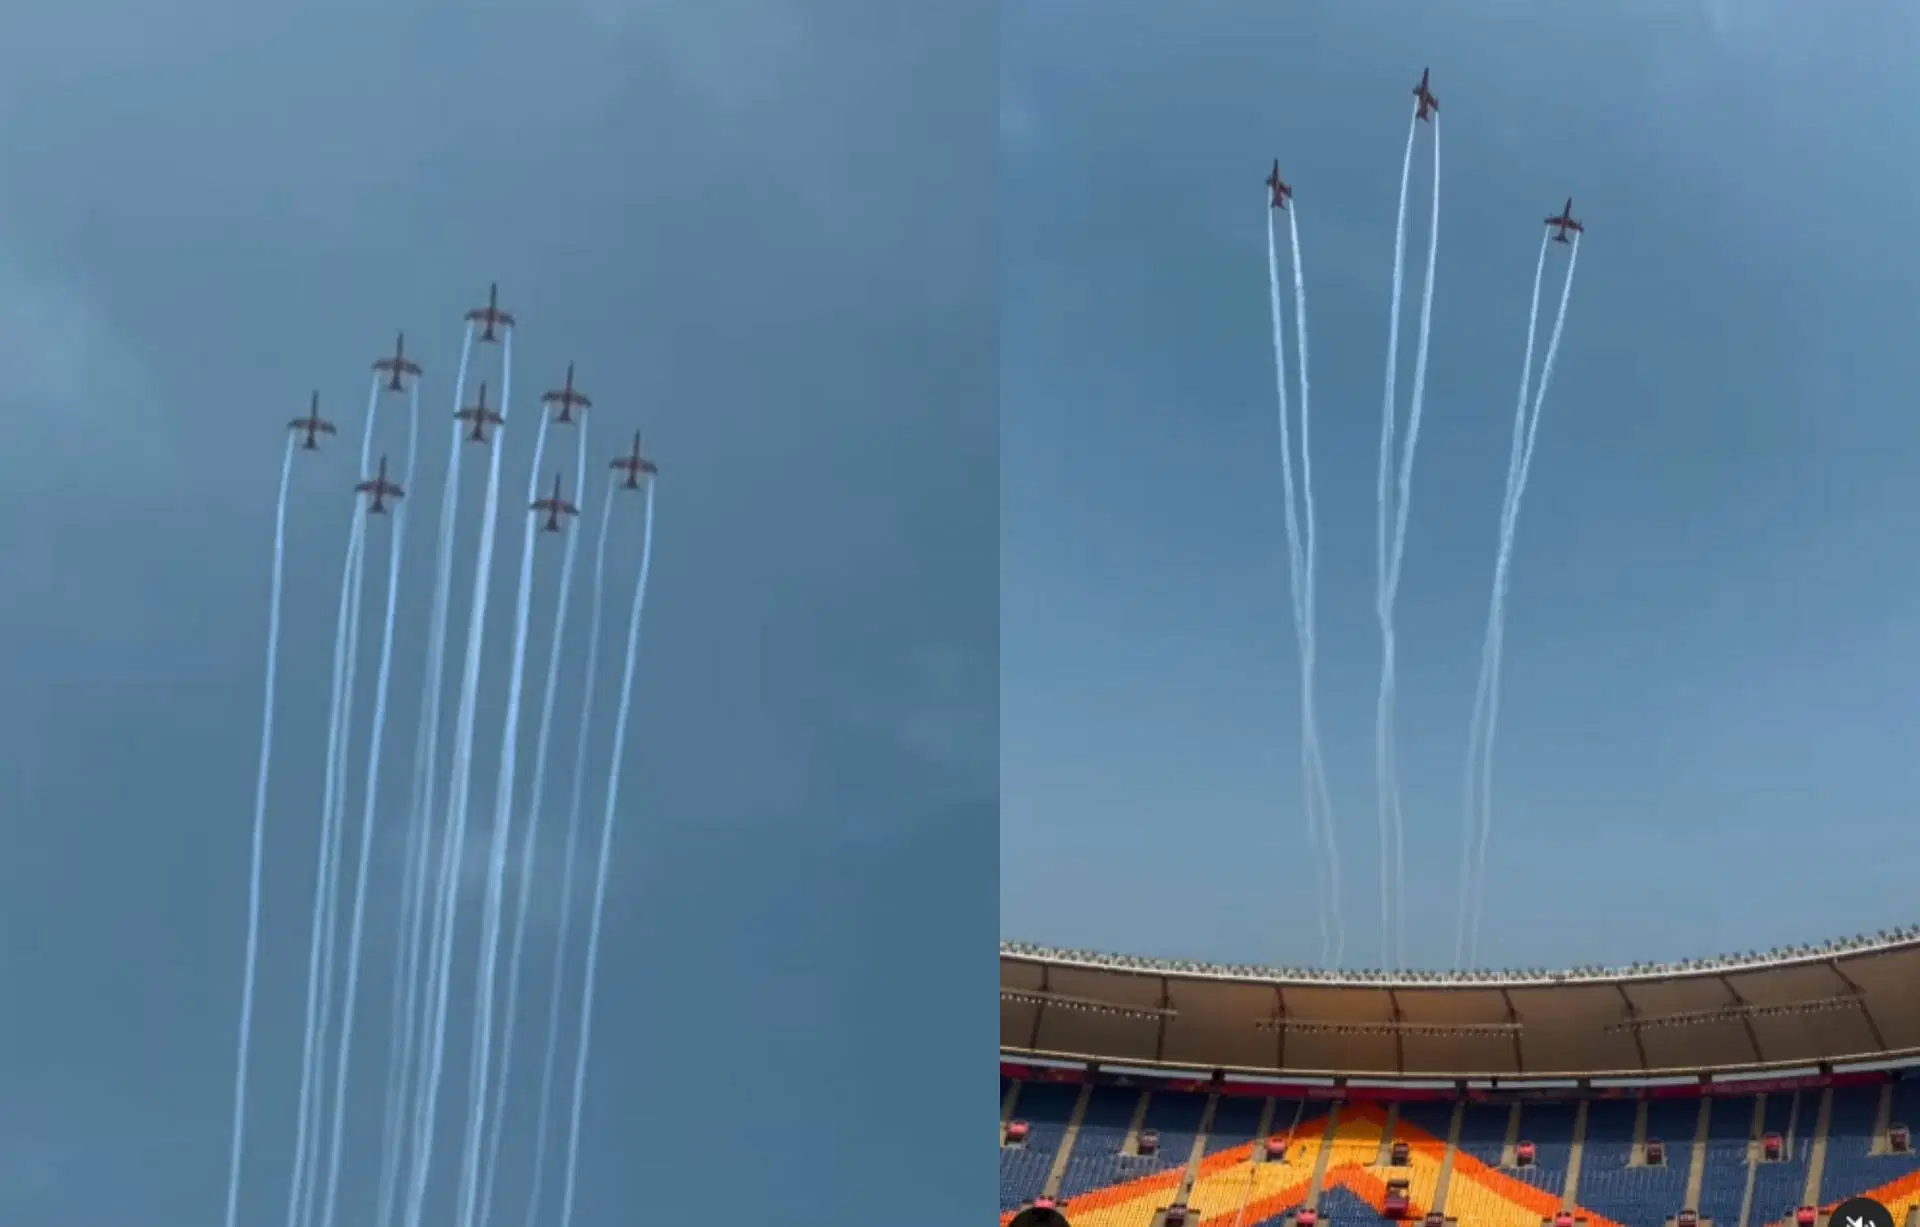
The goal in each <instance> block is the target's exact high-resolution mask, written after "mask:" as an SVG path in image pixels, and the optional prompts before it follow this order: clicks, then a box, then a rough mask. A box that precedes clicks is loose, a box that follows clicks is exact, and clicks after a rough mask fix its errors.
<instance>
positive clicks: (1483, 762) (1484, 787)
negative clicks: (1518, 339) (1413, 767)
mask: <svg viewBox="0 0 1920 1227" xmlns="http://www.w3.org/2000/svg"><path fill="white" fill-rule="evenodd" d="M1572 247H1573V250H1572V251H1571V252H1569V253H1568V255H1567V276H1566V280H1565V281H1564V282H1563V283H1562V284H1561V286H1560V309H1559V311H1557V312H1556V313H1555V314H1554V318H1553V335H1552V336H1551V337H1550V338H1548V340H1547V356H1546V360H1545V361H1543V362H1542V363H1541V364H1540V387H1539V388H1538V389H1537V390H1536V391H1535V392H1534V394H1533V412H1532V413H1531V414H1530V415H1529V420H1528V422H1527V445H1526V448H1525V450H1524V451H1523V452H1522V453H1521V456H1520V477H1519V480H1518V481H1516V482H1515V483H1514V487H1513V503H1512V506H1511V507H1510V508H1509V509H1508V511H1507V517H1506V523H1505V524H1504V525H1503V526H1502V531H1501V538H1500V556H1499V559H1498V561H1497V562H1495V564H1494V603H1495V605H1496V607H1497V608H1498V609H1499V610H1500V614H1499V617H1498V619H1497V620H1496V624H1495V631H1494V637H1493V667H1492V669H1491V670H1490V671H1489V677H1490V681H1489V684H1488V687H1487V727H1486V734H1485V736H1484V737H1483V738H1482V739H1481V745H1480V847H1479V850H1478V857H1477V863H1476V866H1475V871H1476V877H1477V879H1478V882H1477V885H1476V888H1475V891H1474V906H1473V917H1472V921H1471V923H1472V928H1471V929H1470V930H1469V945H1468V947H1467V957H1468V959H1469V960H1470V961H1472V960H1477V959H1478V958H1479V957H1480V919H1481V909H1482V907H1483V906H1484V904H1485V901H1486V879H1487V848H1488V845H1489V844H1490V842H1491V841H1492V838H1493V746H1494V735H1495V732H1496V731H1497V729H1498V727H1499V723H1500V665H1501V658H1502V656H1504V655H1505V651H1506V643H1505V640H1506V624H1507V615H1506V604H1507V586H1508V583H1509V579H1510V574H1511V566H1512V560H1513V537H1514V528H1515V526H1516V525H1517V524H1518V523H1519V520H1520V500H1521V499H1523V498H1525V497H1526V493H1527V476H1528V474H1529V473H1530V472H1531V471H1532V468H1533V445H1534V440H1535V439H1536V437H1537V436H1538V432H1539V430H1540V410H1541V409H1542V408H1543V407H1544V406H1545V405H1546V401H1547V387H1548V385H1549V384H1550V383H1551V382H1552V381H1553V364H1554V361H1555V359H1557V358H1558V357H1559V356H1560V334H1561V333H1562V332H1563V331H1564V330H1565V328H1566V326H1567V304H1568V303H1569V302H1571V301H1572V299H1573V270H1574V266H1575V265H1576V264H1578V263H1579V261H1580V239H1579V236H1578V235H1575V236H1574V241H1573V244H1572Z"/></svg>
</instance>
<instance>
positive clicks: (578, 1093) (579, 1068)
mask: <svg viewBox="0 0 1920 1227" xmlns="http://www.w3.org/2000/svg"><path fill="white" fill-rule="evenodd" d="M653 491H654V483H653V482H652V481H649V482H648V483H647V523H646V528H645V530H644V532H645V535H644V536H643V537H642V539H641V543H640V578H639V579H637V580H635V581H634V585H633V611H632V612H631V613H630V614H629V615H628V617H627V662H626V666H625V667H624V668H623V669H622V670H621V674H620V708H619V711H618V712H617V713H616V714H615V716H614V718H613V762H612V765H611V766H610V767H609V768H608V770H607V808H606V812H605V814H604V815H603V816H602V817H601V820H600V859H599V865H598V867H597V868H596V869H595V871H594V882H593V918H592V920H590V921H589V922H588V925H587V965H586V971H585V979H584V982H583V983H582V984H581V986H580V1039H579V1046H578V1047H577V1048H576V1049H575V1052H574V1058H573V1116H572V1120H571V1123H570V1124H569V1126H568V1128H567V1167H566V1178H565V1180H566V1182H565V1184H564V1185H563V1186H562V1188H563V1193H562V1195H561V1202H560V1227H572V1225H573V1198H574V1191H575V1188H576V1182H577V1180H578V1177H579V1169H580V1108H581V1105H582V1103H583V1102H584V1101H585V1099H586V1091H587V1053H588V1051H589V1049H590V1048H591V1047H592V1040H593V981H594V972H595V970H596V969H597V968H598V967H599V963H600V921H601V918H602V916H603V915H604V913H605V911H606V904H607V865H608V861H609V858H610V857H611V854H612V850H613V816H614V813H615V811H616V807H617V806H618V805H619V801H620V760H621V759H622V758H623V757H624V756H625V750H626V743H627V716H628V714H629V712H630V710H631V708H632V706H633V667H634V663H635V661H636V660H638V659H639V655H640V615H641V613H642V611H644V610H645V608H646V604H647V572H648V570H649V569H650V568H651V567H652V564H653Z"/></svg>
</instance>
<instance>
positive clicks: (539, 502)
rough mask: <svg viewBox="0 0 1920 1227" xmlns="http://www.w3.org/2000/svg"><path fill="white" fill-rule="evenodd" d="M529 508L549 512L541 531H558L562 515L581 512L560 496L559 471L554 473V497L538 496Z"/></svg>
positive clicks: (574, 514) (575, 514)
mask: <svg viewBox="0 0 1920 1227" xmlns="http://www.w3.org/2000/svg"><path fill="white" fill-rule="evenodd" d="M527 510H528V511H544V512H546V513H547V522H546V523H545V524H542V525H541V526H540V531H541V532H548V533H557V532H559V531H560V517H561V516H577V515H579V514H580V509H579V508H578V507H575V506H574V505H573V504H572V503H569V502H568V501H567V500H566V499H564V498H562V497H560V474H558V473H555V474H554V475H553V497H551V498H537V499H535V500H533V502H532V503H531V504H529V505H528V507H527Z"/></svg>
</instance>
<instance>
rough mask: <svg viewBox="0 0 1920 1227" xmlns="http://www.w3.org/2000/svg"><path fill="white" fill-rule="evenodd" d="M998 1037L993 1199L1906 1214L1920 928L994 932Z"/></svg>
mask: <svg viewBox="0 0 1920 1227" xmlns="http://www.w3.org/2000/svg"><path fill="white" fill-rule="evenodd" d="M1000 1047H1001V1069H1000V1100H1001V1104H1000V1107H1001V1110H1000V1147H1001V1149H1000V1217H1001V1222H1002V1224H1003V1227H1005V1225H1007V1224H1011V1223H1013V1222H1014V1221H1015V1220H1016V1219H1018V1220H1020V1222H1019V1227H1028V1224H1033V1225H1034V1227H1044V1225H1047V1224H1052V1225H1053V1227H1058V1225H1059V1224H1061V1223H1070V1224H1071V1225H1072V1227H1182V1225H1183V1224H1186V1225H1199V1227H1280V1225H1282V1224H1288V1225H1291V1227H1316V1225H1319V1224H1324V1225H1325V1227H1380V1225H1381V1224H1382V1223H1383V1222H1390V1221H1394V1220H1401V1219H1405V1220H1410V1221H1413V1222H1416V1223H1423V1224H1427V1225H1430V1227H1442V1225H1451V1227H1543V1225H1545V1227H1696V1225H1697V1224H1700V1223H1706V1224H1710V1225H1711V1227H1827V1224H1826V1217H1827V1214H1828V1213H1829V1212H1830V1211H1831V1210H1832V1209H1833V1207H1834V1206H1836V1205H1837V1204H1839V1203H1841V1202H1843V1201H1846V1200H1848V1199H1849V1198H1852V1197H1855V1196H1863V1195H1864V1196H1869V1197H1872V1198H1874V1199H1875V1200H1877V1201H1879V1202H1881V1203H1882V1204H1883V1205H1885V1206H1887V1207H1888V1209H1889V1210H1890V1211H1891V1212H1892V1218H1893V1222H1894V1223H1895V1224H1896V1225H1897V1227H1920V1153H1916V1151H1915V1149H1914V1145H1913V1141H1912V1138H1911V1136H1910V1132H1909V1129H1908V1123H1909V1122H1912V1124H1913V1125H1914V1126H1915V1127H1916V1128H1920V930H1913V931H1903V932H1898V933H1882V934H1880V935H1878V936H1876V937H1873V938H1862V939H1855V940H1850V941H1844V942H1829V943H1824V944H1822V945H1818V946H1805V947H1797V948H1794V949H1791V950H1781V951H1774V952H1771V953H1768V954H1764V955H1761V954H1753V955H1745V956H1738V957H1731V958H1719V959H1705V960H1699V961H1697V962H1689V963H1683V964H1663V965H1647V966H1636V967H1627V968H1580V969H1572V970H1567V971H1557V972H1552V971H1511V972H1498V973H1492V972H1487V973H1470V974H1465V975H1453V974H1440V973H1430V974H1422V973H1392V974H1390V973H1369V972H1348V973H1340V972H1323V971H1309V970H1298V969H1278V968H1262V967H1245V966H1231V967H1230V966H1218V965H1212V964H1203V963H1192V962H1171V961H1164V960H1153V959H1144V958H1133V957H1127V956H1116V955H1102V954H1093V953H1088V952H1083V951H1067V950H1053V949H1047V948H1042V947H1036V946H1028V945H1022V944H1018V943H1003V944H1002V946H1001V952H1000ZM1908 1066H1913V1068H1912V1069H1909V1068H1907V1067H1908Z"/></svg>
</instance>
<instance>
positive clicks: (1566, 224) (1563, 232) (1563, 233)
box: [1547, 196, 1587, 243]
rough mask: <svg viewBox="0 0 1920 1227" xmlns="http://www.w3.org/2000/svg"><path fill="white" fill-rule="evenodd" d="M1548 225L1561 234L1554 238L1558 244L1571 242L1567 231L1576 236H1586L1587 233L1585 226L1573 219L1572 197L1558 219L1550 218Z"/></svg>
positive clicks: (1568, 198) (1568, 199)
mask: <svg viewBox="0 0 1920 1227" xmlns="http://www.w3.org/2000/svg"><path fill="white" fill-rule="evenodd" d="M1547 225H1549V226H1552V227H1554V228H1555V229H1556V230H1557V231H1559V233H1557V234H1555V235H1554V236H1553V241H1554V242H1556V243H1566V242H1569V241H1570V240H1569V239H1568V238H1567V231H1569V230H1571V231H1573V232H1574V233H1575V234H1585V233H1586V232H1587V228H1586V227H1585V226H1583V225H1581V224H1580V223H1579V222H1577V221H1575V220H1574V219H1573V197H1571V196H1569V197H1567V206H1566V208H1564V209H1561V210H1560V215H1559V216H1558V217H1549V218H1548V219H1547Z"/></svg>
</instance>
